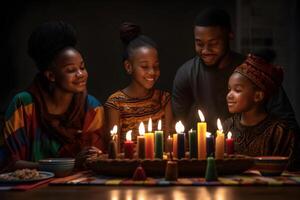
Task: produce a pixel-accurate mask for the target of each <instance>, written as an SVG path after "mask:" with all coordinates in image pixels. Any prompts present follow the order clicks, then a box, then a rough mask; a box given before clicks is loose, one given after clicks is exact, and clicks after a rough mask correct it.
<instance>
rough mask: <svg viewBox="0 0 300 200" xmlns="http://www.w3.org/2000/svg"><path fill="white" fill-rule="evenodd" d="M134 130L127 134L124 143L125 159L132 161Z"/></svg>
mask: <svg viewBox="0 0 300 200" xmlns="http://www.w3.org/2000/svg"><path fill="white" fill-rule="evenodd" d="M131 132H132V130H130V131H128V132H127V133H126V141H125V142H124V154H125V155H124V157H125V158H129V159H132V158H133V147H134V145H133V142H132V141H131Z"/></svg>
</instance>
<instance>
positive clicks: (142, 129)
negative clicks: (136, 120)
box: [139, 122, 145, 135]
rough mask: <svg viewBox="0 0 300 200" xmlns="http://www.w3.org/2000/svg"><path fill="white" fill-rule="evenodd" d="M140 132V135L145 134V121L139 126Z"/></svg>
mask: <svg viewBox="0 0 300 200" xmlns="http://www.w3.org/2000/svg"><path fill="white" fill-rule="evenodd" d="M139 134H140V135H145V125H144V123H143V122H141V123H140V126H139Z"/></svg>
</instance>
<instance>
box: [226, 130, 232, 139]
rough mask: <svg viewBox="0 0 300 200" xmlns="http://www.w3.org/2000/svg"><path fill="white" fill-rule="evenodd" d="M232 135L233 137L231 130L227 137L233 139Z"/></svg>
mask: <svg viewBox="0 0 300 200" xmlns="http://www.w3.org/2000/svg"><path fill="white" fill-rule="evenodd" d="M231 137H232V133H231V132H230V131H229V132H228V133H227V138H228V139H231Z"/></svg>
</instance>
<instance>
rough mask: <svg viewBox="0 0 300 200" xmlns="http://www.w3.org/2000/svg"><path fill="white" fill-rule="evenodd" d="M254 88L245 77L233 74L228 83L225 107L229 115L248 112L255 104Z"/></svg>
mask: <svg viewBox="0 0 300 200" xmlns="http://www.w3.org/2000/svg"><path fill="white" fill-rule="evenodd" d="M255 94H256V90H255V86H254V84H253V83H252V82H251V81H250V80H248V79H247V78H246V77H244V76H243V75H241V74H239V73H233V74H232V75H231V76H230V78H229V82H228V94H227V106H228V110H229V112H230V113H242V112H247V111H249V110H250V109H251V108H252V107H253V106H254V105H255V104H256V102H255Z"/></svg>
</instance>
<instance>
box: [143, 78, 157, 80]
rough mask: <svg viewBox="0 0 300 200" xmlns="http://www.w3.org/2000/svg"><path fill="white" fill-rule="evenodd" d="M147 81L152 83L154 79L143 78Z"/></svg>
mask: <svg viewBox="0 0 300 200" xmlns="http://www.w3.org/2000/svg"><path fill="white" fill-rule="evenodd" d="M145 79H146V80H147V81H154V80H155V79H154V78H145Z"/></svg>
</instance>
